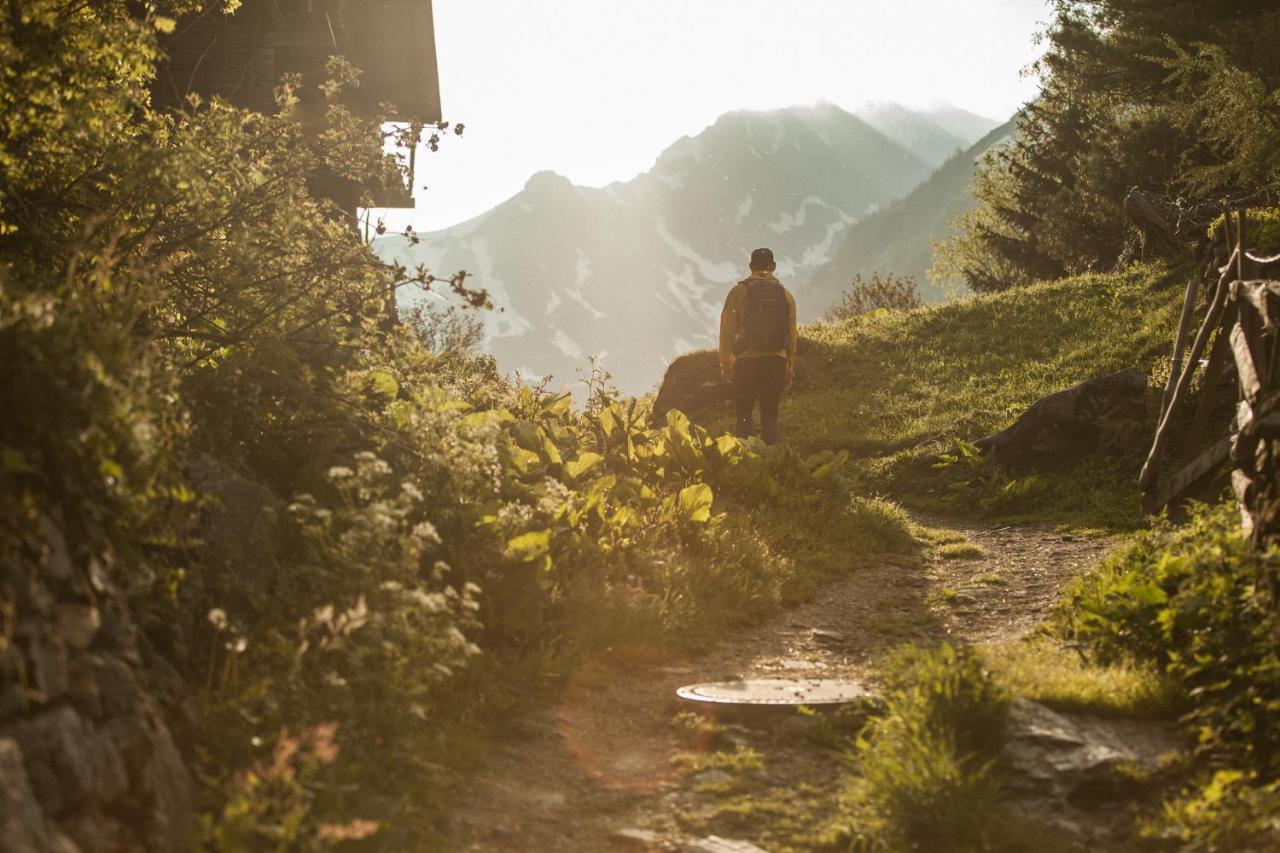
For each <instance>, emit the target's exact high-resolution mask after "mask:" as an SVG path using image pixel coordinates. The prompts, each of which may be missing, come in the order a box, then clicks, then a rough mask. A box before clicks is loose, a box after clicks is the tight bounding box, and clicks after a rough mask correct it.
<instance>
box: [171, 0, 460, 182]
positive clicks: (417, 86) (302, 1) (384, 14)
mask: <svg viewBox="0 0 1280 853" xmlns="http://www.w3.org/2000/svg"><path fill="white" fill-rule="evenodd" d="M209 6H210V7H211V8H207V9H205V10H203V11H200V12H196V13H193V14H191V15H187V16H185V17H184V18H182V19H180V20H179V21H178V23H177V26H176V27H175V28H174V31H173V32H172V33H171V34H170V35H168V36H166V37H165V38H164V40H163V42H162V47H163V49H164V52H165V55H166V58H165V60H164V61H163V63H162V64H161V65H160V67H159V68H158V69H157V75H156V83H155V87H154V89H153V92H152V95H153V99H154V102H155V103H156V105H157V106H160V107H169V108H177V107H181V106H182V105H184V104H185V103H186V98H187V95H188V94H190V93H198V94H200V95H203V96H206V97H207V96H210V95H220V96H222V97H223V98H226V99H227V100H229V101H231V102H232V103H234V104H237V105H239V106H242V107H246V108H248V109H253V110H258V111H261V112H270V111H272V110H274V109H275V99H274V94H273V92H274V89H275V87H276V86H277V85H278V84H279V82H280V78H281V76H282V75H284V74H286V73H294V74H297V75H299V76H300V77H301V79H302V82H303V90H302V92H300V97H301V98H302V99H303V101H304V106H305V103H306V101H307V100H308V99H312V98H318V97H319V94H318V91H317V90H316V89H315V85H316V84H318V83H320V82H321V81H322V80H323V79H324V77H325V65H326V63H327V62H328V60H329V57H330V56H335V55H340V56H344V57H346V58H347V59H348V60H349V61H350V62H351V63H352V64H353V65H355V66H356V67H357V68H359V69H360V70H361V77H360V85H359V86H358V87H355V88H353V89H351V90H349V91H348V92H347V93H344V96H343V101H344V103H346V104H347V105H348V106H349V107H351V108H352V109H353V110H355V111H356V112H358V113H360V114H363V115H366V116H371V117H372V116H378V117H380V118H382V119H383V120H386V121H397V122H406V123H413V124H420V125H427V124H434V123H436V122H438V121H440V117H441V109H440V82H439V75H438V72H437V67H436V46H435V26H434V23H433V20H432V14H431V0H243V2H242V3H241V5H240V7H239V8H238V9H237V10H236V11H235V13H234V14H230V15H228V14H226V13H224V12H223V11H222V10H221V9H220V8H218V4H216V3H210V4H209ZM383 103H391V104H394V105H395V112H394V114H391V115H379V113H378V109H379V105H380V104H383ZM344 201H345V200H344ZM378 202H379V205H380V206H386V207H412V206H413V200H412V197H411V195H410V193H409V190H408V188H406V190H405V192H404V194H403V195H399V196H398V197H396V198H380V199H379V200H378ZM343 206H344V207H346V206H347V205H346V204H345V203H344V204H343Z"/></svg>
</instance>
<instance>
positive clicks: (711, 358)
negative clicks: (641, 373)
mask: <svg viewBox="0 0 1280 853" xmlns="http://www.w3.org/2000/svg"><path fill="white" fill-rule="evenodd" d="M732 392H733V388H732V386H731V385H729V384H728V383H727V382H725V381H724V380H723V379H721V377H720V359H719V357H718V356H717V355H716V353H714V352H713V351H711V350H700V351H698V352H691V353H689V354H688V355H682V356H680V357H679V358H677V359H676V360H675V361H673V362H671V364H670V365H669V366H668V367H667V372H666V374H665V375H664V376H663V377H662V385H661V386H660V387H659V388H658V398H657V399H656V400H654V402H653V424H654V426H659V425H661V424H663V423H665V422H666V417H667V412H669V411H671V410H672V409H679V410H680V411H682V412H684V413H685V414H694V413H697V412H700V411H704V410H706V409H709V408H711V407H712V406H714V405H716V404H717V403H723V402H727V401H728V400H729V399H730V398H731V395H732Z"/></svg>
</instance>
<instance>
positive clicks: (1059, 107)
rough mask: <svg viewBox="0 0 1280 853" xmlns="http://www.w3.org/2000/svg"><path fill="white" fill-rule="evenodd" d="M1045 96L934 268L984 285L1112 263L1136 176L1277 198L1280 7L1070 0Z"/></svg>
mask: <svg viewBox="0 0 1280 853" xmlns="http://www.w3.org/2000/svg"><path fill="white" fill-rule="evenodd" d="M1044 37H1045V41H1046V43H1047V50H1046V52H1045V54H1044V56H1043V57H1042V58H1041V59H1040V60H1039V61H1038V62H1037V64H1036V66H1035V68H1036V72H1037V74H1038V76H1039V77H1040V81H1041V93H1040V97H1039V98H1038V99H1037V100H1036V101H1035V102H1034V103H1032V104H1030V105H1029V106H1028V107H1026V108H1025V110H1024V111H1023V113H1022V115H1021V117H1020V120H1019V128H1018V134H1017V136H1016V138H1015V139H1014V140H1013V142H1012V143H1011V144H1009V145H1007V146H1005V147H1002V148H1000V149H998V150H996V151H994V152H992V153H991V154H990V155H989V156H988V157H987V159H986V161H985V163H984V165H983V167H982V170H981V171H980V173H979V175H978V177H977V179H976V180H975V182H974V195H975V197H976V198H977V200H978V202H979V205H978V207H977V208H976V209H975V210H974V211H972V212H970V213H969V214H966V215H965V216H963V217H962V218H961V219H960V220H959V223H958V224H959V231H960V233H959V234H958V235H957V236H956V237H954V238H952V239H951V240H949V241H947V242H946V243H945V244H943V246H942V248H941V249H940V251H939V255H938V259H937V262H936V265H935V272H934V274H933V278H934V279H935V280H936V279H937V278H939V277H942V276H950V277H952V278H955V277H959V278H960V279H962V280H964V281H965V282H966V283H967V284H968V285H969V286H970V287H972V288H973V289H974V290H977V291H994V290H1003V289H1006V288H1009V287H1014V286H1024V285H1027V284H1029V283H1031V282H1034V281H1037V280H1046V279H1051V278H1057V277H1059V276H1062V275H1069V274H1077V273H1082V272H1085V271H1088V270H1098V269H1107V268H1111V267H1112V266H1114V265H1115V263H1116V261H1117V258H1118V257H1119V256H1120V255H1121V253H1122V251H1123V250H1124V248H1125V246H1126V243H1127V241H1128V240H1129V225H1128V223H1127V221H1126V219H1125V216H1124V213H1123V210H1122V202H1123V200H1124V198H1125V195H1126V193H1127V192H1128V191H1129V189H1130V188H1132V187H1140V188H1143V189H1147V190H1151V191H1155V192H1157V193H1161V194H1168V195H1174V194H1176V195H1179V196H1180V197H1181V198H1182V199H1183V200H1184V202H1185V203H1187V204H1189V205H1194V204H1198V203H1202V202H1212V203H1218V202H1220V200H1221V199H1223V198H1245V199H1258V198H1266V197H1268V195H1269V194H1273V193H1274V191H1275V187H1276V178H1277V176H1278V175H1280V173H1278V172H1277V168H1280V159H1278V158H1280V122H1278V121H1277V118H1276V115H1277V111H1276V109H1275V104H1276V98H1277V95H1276V92H1277V87H1278V86H1280V64H1278V63H1277V62H1276V60H1275V51H1274V45H1275V42H1276V40H1277V37H1280V13H1278V12H1277V11H1276V10H1275V9H1273V8H1270V7H1269V6H1268V5H1267V4H1259V3H1253V2H1247V1H1246V0H1216V2H1213V3H1209V4H1199V5H1198V6H1197V7H1196V9H1194V10H1192V9H1191V8H1190V7H1189V6H1187V5H1186V4H1177V3H1174V4H1171V3H1165V2H1160V0H1105V2H1104V0H1060V2H1058V3H1056V4H1055V15H1054V19H1053V21H1052V23H1051V24H1050V26H1049V27H1048V30H1047V32H1046V33H1045V36H1044Z"/></svg>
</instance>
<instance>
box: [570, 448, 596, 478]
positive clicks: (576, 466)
mask: <svg viewBox="0 0 1280 853" xmlns="http://www.w3.org/2000/svg"><path fill="white" fill-rule="evenodd" d="M603 461H604V457H603V456H601V455H600V454H599V453H591V452H590V451H588V452H586V453H579V454H578V458H577V459H571V460H569V461H568V462H566V463H565V464H564V472H565V474H567V475H569V479H571V480H576V479H578V478H579V477H581V476H582V475H583V474H585V473H587V472H588V471H590V470H591V469H592V468H594V467H596V466H597V465H599V464H600V463H601V462H603Z"/></svg>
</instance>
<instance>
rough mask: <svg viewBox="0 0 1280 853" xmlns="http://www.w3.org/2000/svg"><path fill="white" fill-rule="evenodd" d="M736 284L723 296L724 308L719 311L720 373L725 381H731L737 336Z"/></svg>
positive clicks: (737, 306) (737, 307) (737, 308)
mask: <svg viewBox="0 0 1280 853" xmlns="http://www.w3.org/2000/svg"><path fill="white" fill-rule="evenodd" d="M738 301H739V300H738V286H737V285H735V286H734V288H733V289H732V290H730V291H729V295H728V296H727V297H725V300H724V309H723V310H721V312H720V375H721V376H723V377H724V380H725V381H726V382H732V381H733V363H734V360H735V359H734V355H733V345H734V342H735V341H736V340H737V338H738V319H739V318H738V314H739V305H738Z"/></svg>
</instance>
